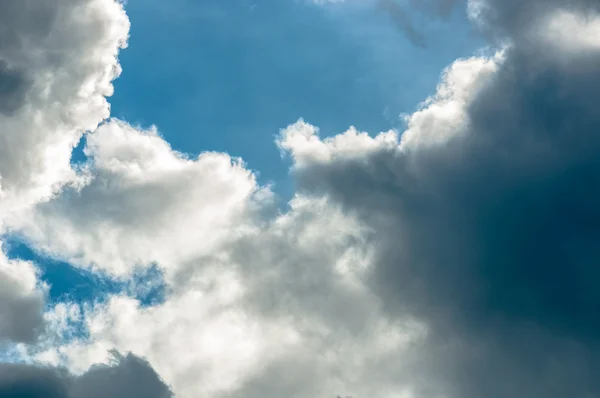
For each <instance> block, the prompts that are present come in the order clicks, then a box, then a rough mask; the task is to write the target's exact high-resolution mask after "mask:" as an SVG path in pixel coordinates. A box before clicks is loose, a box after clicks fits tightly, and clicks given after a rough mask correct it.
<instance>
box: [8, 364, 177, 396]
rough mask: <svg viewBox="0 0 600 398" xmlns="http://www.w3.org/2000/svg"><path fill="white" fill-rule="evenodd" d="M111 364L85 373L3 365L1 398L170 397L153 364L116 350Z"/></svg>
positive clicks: (31, 366)
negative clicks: (121, 353)
mask: <svg viewBox="0 0 600 398" xmlns="http://www.w3.org/2000/svg"><path fill="white" fill-rule="evenodd" d="M113 355H114V359H113V363H112V364H111V365H96V366H94V367H92V368H91V369H89V370H88V371H87V372H86V373H84V374H82V375H78V376H76V375H72V374H71V373H69V372H68V371H67V370H65V369H59V368H50V367H42V366H36V365H22V364H0V397H2V398H109V397H110V398H170V397H172V394H171V392H170V390H169V388H168V387H167V386H166V385H165V384H164V383H163V382H162V380H161V379H160V378H159V376H158V375H157V374H156V372H155V371H154V370H153V369H152V367H151V366H150V365H149V364H148V363H147V362H146V361H144V360H143V359H141V358H138V357H136V356H134V355H132V354H128V355H126V356H122V355H120V354H118V353H113Z"/></svg>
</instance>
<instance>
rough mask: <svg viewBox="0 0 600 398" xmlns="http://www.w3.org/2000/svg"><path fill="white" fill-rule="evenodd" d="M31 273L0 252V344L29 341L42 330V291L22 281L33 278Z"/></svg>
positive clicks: (25, 266) (23, 264)
mask: <svg viewBox="0 0 600 398" xmlns="http://www.w3.org/2000/svg"><path fill="white" fill-rule="evenodd" d="M5 267H6V270H5V269H4V268H5ZM34 272H35V271H34V270H33V269H32V268H31V267H30V266H29V264H27V263H20V262H16V261H12V262H11V261H9V260H7V259H6V258H5V257H4V256H3V255H1V254H0V343H2V342H3V341H6V340H10V341H13V342H21V343H33V342H35V340H36V339H37V337H38V336H39V334H40V333H41V332H42V331H43V328H44V318H43V311H44V298H45V297H44V292H43V291H42V290H41V289H32V288H31V287H30V286H27V283H25V282H24V281H23V280H26V279H28V278H35V275H34Z"/></svg>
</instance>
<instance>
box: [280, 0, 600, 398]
mask: <svg viewBox="0 0 600 398" xmlns="http://www.w3.org/2000/svg"><path fill="white" fill-rule="evenodd" d="M574 4H575V5H574V6H573V7H572V8H569V9H566V8H559V7H557V4H553V3H552V2H535V1H533V2H526V3H523V2H518V3H517V2H494V1H489V2H486V3H485V6H486V7H488V11H487V13H486V14H482V17H481V18H482V20H481V21H482V22H483V23H485V24H488V27H490V28H493V29H496V31H497V32H506V33H507V36H506V39H508V40H509V41H510V42H511V44H510V45H509V47H508V48H507V49H506V50H505V51H504V52H503V53H502V54H499V55H498V56H496V57H495V58H494V59H487V60H486V59H473V60H468V61H459V62H458V63H457V64H455V66H453V67H452V68H450V70H449V72H448V73H447V74H446V75H445V79H444V81H443V83H442V84H441V86H440V91H439V92H438V95H437V97H436V98H433V101H432V102H429V103H426V104H425V105H424V106H425V108H424V109H422V110H420V111H419V112H417V113H415V114H414V115H412V116H411V117H409V118H408V123H409V130H408V131H407V132H405V133H404V136H403V137H402V140H401V141H400V142H399V143H398V144H399V145H377V146H376V143H377V141H378V140H380V141H382V138H381V137H382V136H380V137H378V138H374V139H372V140H370V142H369V143H368V144H363V143H362V142H361V140H358V139H357V137H356V136H355V135H354V134H353V133H350V134H349V133H346V134H345V135H342V136H340V137H336V138H334V139H330V140H319V139H317V138H316V136H314V135H313V134H311V135H306V134H304V133H301V132H298V126H295V127H293V128H292V129H290V130H289V131H287V132H286V133H285V134H284V139H283V141H282V145H283V146H284V147H286V148H288V149H289V150H290V151H291V152H292V154H293V156H294V157H295V159H296V163H297V166H296V169H295V176H296V178H297V180H298V182H299V186H300V191H301V192H303V191H307V192H311V193H313V194H314V193H315V192H319V193H321V194H322V195H326V196H328V197H330V198H331V200H333V201H334V202H336V203H340V204H342V205H343V207H344V208H345V209H346V211H348V212H349V213H351V214H355V215H357V216H358V217H360V219H361V220H362V221H363V222H364V224H365V225H368V226H370V227H371V228H372V229H373V230H374V231H377V232H376V233H375V238H374V239H375V240H376V241H377V244H378V246H379V248H380V250H379V251H378V252H377V255H376V256H377V258H376V260H375V262H376V265H375V266H374V269H375V271H374V273H373V279H372V283H373V284H372V289H373V291H375V292H378V294H379V295H380V297H381V298H382V301H383V302H385V303H386V305H387V310H388V311H390V313H393V314H396V316H399V317H402V316H405V315H406V314H410V315H414V316H417V317H418V318H419V319H420V320H422V321H423V322H425V324H427V325H428V326H429V328H430V331H431V333H430V335H429V337H428V343H427V344H426V346H427V349H425V350H424V351H425V352H424V353H423V355H424V357H431V360H429V361H426V363H425V365H424V369H423V370H424V371H427V372H428V374H430V375H431V380H433V381H437V382H439V383H440V385H439V388H440V393H441V392H444V393H445V394H448V395H450V396H456V397H459V396H460V397H481V396H486V397H505V396H529V397H561V396H565V395H568V394H574V395H577V396H594V395H597V394H598V393H599V392H600V385H599V384H598V382H597V378H596V377H595V376H594V374H595V372H596V370H597V369H598V365H599V364H600V363H599V362H598V361H599V360H600V357H599V356H598V354H599V351H598V349H599V344H598V343H599V342H600V322H599V321H598V319H599V318H598V317H597V314H596V312H597V311H596V309H597V308H598V306H599V305H600V295H599V294H598V293H597V289H596V288H595V286H596V285H597V284H598V283H599V282H600V273H599V272H598V269H597V266H596V264H597V263H598V261H599V260H600V258H599V257H598V255H597V251H596V249H595V248H596V247H597V246H598V243H599V239H600V235H599V232H600V219H598V217H597V214H598V209H597V207H598V205H597V203H598V202H599V201H600V193H599V191H598V184H597V179H598V175H599V172H600V165H599V164H598V156H597V155H598V153H599V152H600V141H599V139H598V135H597V131H596V130H597V126H598V124H599V122H600V120H599V119H598V113H597V112H596V110H595V109H594V106H593V104H594V103H595V100H594V98H595V97H596V96H597V93H598V92H599V91H598V87H597V84H596V83H595V82H596V81H598V79H597V77H598V72H597V68H596V67H595V65H597V64H598V61H600V53H598V52H597V51H595V50H594V47H591V46H588V45H578V44H579V43H578V42H577V41H578V40H585V43H589V41H590V40H591V39H590V38H589V37H579V38H578V37H576V36H575V37H573V36H570V40H571V41H572V42H573V44H574V46H572V47H570V48H569V49H568V50H566V49H565V48H564V47H563V46H562V45H561V46H555V44H556V43H555V42H548V41H547V40H546V38H547V35H546V33H545V32H544V31H542V32H540V31H536V32H535V34H533V33H531V30H530V28H529V27H528V26H526V24H525V23H523V25H520V24H515V20H514V19H512V18H508V17H506V16H507V15H519V17H518V18H519V19H520V18H521V17H520V15H522V14H525V15H529V20H530V21H531V24H530V25H529V26H536V25H535V24H536V23H537V21H540V23H541V22H543V21H547V18H549V17H550V18H553V17H554V16H556V15H564V14H562V13H564V12H568V13H571V14H572V15H574V17H573V20H575V21H581V23H582V24H583V27H581V28H580V29H585V24H588V23H591V22H589V21H590V20H591V21H593V20H594V19H595V18H596V16H594V15H593V14H592V15H587V16H586V17H585V20H586V21H585V22H584V20H583V19H582V18H583V17H579V16H578V15H580V14H579V12H581V10H580V9H579V8H578V7H577V4H576V2H575V3H574ZM583 5H584V3H583V2H581V6H583ZM587 5H588V6H592V4H589V2H588V4H587ZM588 10H589V8H588ZM538 12H539V13H541V14H538ZM561 18H564V17H561ZM537 26H544V25H543V24H540V25H537ZM567 26H568V25H567ZM575 33H576V32H575ZM562 34H564V35H569V32H568V31H567V30H565V31H563V32H562ZM535 48H537V50H534V49H535ZM577 49H580V50H579V51H577ZM566 57H568V59H566ZM465 67H467V68H466V69H465ZM460 69H462V70H464V71H467V70H468V72H467V73H468V75H469V76H470V77H469V79H467V80H465V79H464V78H462V77H461V76H460V75H461V74H460V73H458V71H459V70H460ZM473 78H474V80H473V81H471V82H469V83H468V84H467V85H465V84H464V83H465V82H466V81H468V80H471V79H473ZM448 89H450V91H448ZM444 92H445V93H444ZM448 93H450V96H449V97H446V96H447V94H448ZM301 130H305V127H303V128H302V129H301ZM299 137H303V138H302V139H299ZM341 140H348V141H349V143H348V144H347V147H353V148H354V150H353V151H352V152H342V150H341V149H340V148H339V146H337V145H335V144H336V142H337V141H341ZM350 140H352V141H351V142H352V143H353V145H352V144H351V143H350ZM308 145H310V146H311V147H319V148H321V149H320V151H322V152H328V154H329V155H328V156H327V157H320V158H318V159H316V158H314V157H313V158H308V157H307V155H306V153H307V151H306V148H307V147H308ZM359 146H362V147H364V148H365V150H364V151H360V150H358V149H357V148H358V147H359ZM374 147H376V148H377V149H376V150H373V149H372V148H374ZM426 353H429V354H426ZM432 383H433V382H432Z"/></svg>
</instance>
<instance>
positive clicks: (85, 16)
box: [0, 0, 129, 218]
mask: <svg viewBox="0 0 600 398" xmlns="http://www.w3.org/2000/svg"><path fill="white" fill-rule="evenodd" d="M0 5H1V7H2V10H3V11H2V16H0V32H1V33H0V34H1V36H2V39H1V40H0V201H1V210H0V218H2V217H4V214H6V213H10V212H11V211H12V210H13V209H23V208H26V207H27V206H29V205H31V204H32V203H35V202H37V201H40V200H45V199H48V198H49V197H51V196H52V195H53V194H54V193H55V192H57V190H58V189H60V187H61V186H62V185H64V184H67V183H72V182H73V180H74V179H76V175H75V173H74V172H73V170H72V169H71V166H70V158H71V151H72V149H73V147H74V146H75V145H76V144H77V142H78V141H79V139H80V138H81V136H82V134H83V133H84V132H85V131H86V130H93V129H95V128H96V126H97V125H98V123H99V122H100V121H102V120H103V119H104V118H106V117H108V115H109V105H108V102H107V101H106V99H105V97H106V96H108V95H111V94H112V85H111V81H112V80H113V79H114V78H115V77H116V76H117V75H118V74H119V72H120V69H119V65H118V63H117V58H116V57H117V53H118V50H119V49H120V48H122V47H124V46H125V45H126V40H127V35H128V31H129V20H128V19H127V16H126V15H125V12H124V10H123V6H122V4H121V3H120V2H117V1H114V0H74V1H62V0H61V1H49V0H43V1H40V2H36V4H35V6H34V5H33V4H32V3H30V2H27V1H21V0H2V1H1V2H0Z"/></svg>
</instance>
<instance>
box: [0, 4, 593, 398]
mask: <svg viewBox="0 0 600 398" xmlns="http://www.w3.org/2000/svg"><path fill="white" fill-rule="evenodd" d="M15 4H16V3H15ZM61 4H62V3H61ZM90 4H91V3H90ZM93 4H99V5H100V4H102V5H103V6H105V7H107V8H106V10H109V9H110V10H112V11H111V12H114V11H115V10H116V11H118V12H117V13H116V14H114V15H122V14H121V11H122V10H121V8H120V7H116V6H115V4H116V3H112V2H106V1H104V2H102V3H100V2H94V3H93ZM598 5H599V4H598V3H597V2H595V1H583V0H581V1H572V2H570V3H569V6H568V7H567V6H565V5H564V3H563V2H559V1H558V0H556V1H555V0H549V1H536V0H533V1H529V2H522V1H516V0H515V1H513V0H508V1H507V0H504V1H500V0H471V1H470V2H469V11H470V13H471V17H472V18H473V19H474V20H475V22H476V23H477V24H478V25H479V26H480V27H481V28H482V29H484V31H486V32H487V33H489V34H490V37H491V38H492V40H494V41H493V43H494V44H497V45H498V48H499V50H498V52H497V53H496V54H493V55H491V56H487V57H486V56H478V57H472V58H468V59H461V60H457V61H456V62H455V63H453V65H451V66H450V67H449V68H447V70H446V71H445V72H444V74H443V77H442V80H441V82H440V84H439V86H438V88H437V92H436V93H435V94H434V95H432V96H431V97H430V98H429V99H427V100H426V101H425V102H424V103H423V104H421V106H420V108H419V109H418V110H417V111H416V112H415V113H413V114H412V115H410V116H407V117H406V121H407V125H408V128H407V130H406V131H404V132H403V133H402V134H399V133H397V132H394V131H389V132H385V133H381V134H379V135H377V136H374V137H373V136H370V135H369V134H367V133H364V132H360V131H358V130H357V129H355V128H350V129H349V130H348V131H347V132H345V133H342V134H340V135H337V136H335V137H330V138H320V137H319V136H318V128H316V127H315V126H312V125H310V124H309V123H307V122H305V121H302V120H300V121H298V122H297V123H295V124H293V125H291V126H289V127H287V128H285V129H284V130H282V132H281V134H280V135H279V137H278V139H277V145H278V146H279V147H280V148H281V149H282V151H284V153H288V154H289V155H290V156H291V158H292V159H293V162H294V166H293V170H292V172H293V176H294V178H295V180H296V183H297V187H298V192H297V193H296V195H295V197H294V199H293V200H292V201H291V202H290V206H289V209H287V210H285V211H281V212H279V211H276V210H275V209H274V207H273V200H272V199H273V197H272V196H273V194H272V193H271V191H270V189H269V187H261V186H260V185H258V184H257V182H256V178H255V177H254V175H253V173H252V172H250V171H249V170H247V169H246V168H245V166H244V165H243V163H241V162H239V161H236V160H233V159H232V158H231V157H229V156H228V155H226V154H219V153H204V154H201V155H200V156H197V157H191V156H188V155H184V154H181V153H178V152H176V151H174V150H173V149H172V148H171V147H170V146H169V145H168V143H167V142H166V141H165V140H164V139H163V138H162V137H160V135H159V134H158V132H157V130H156V129H154V128H151V129H148V130H142V129H139V128H136V127H134V126H131V125H128V124H127V123H125V122H122V121H117V120H111V121H108V122H106V123H104V124H103V125H102V126H100V127H99V128H98V129H95V130H94V131H93V132H92V133H90V134H89V135H88V138H87V143H86V149H85V152H86V154H87V155H88V157H89V162H88V164H87V165H86V167H84V168H83V169H82V170H80V171H79V172H78V173H79V174H78V175H77V180H78V181H80V183H79V184H77V185H74V186H68V187H63V189H62V190H61V191H60V194H56V195H54V196H52V197H51V198H46V200H44V201H43V203H37V204H36V206H35V207H34V208H32V209H28V211H27V212H17V211H16V210H15V211H13V212H12V214H11V215H10V216H9V217H7V218H6V224H7V226H8V227H10V228H11V231H14V232H18V233H20V234H22V235H23V236H24V237H25V238H26V239H28V240H29V241H30V243H32V244H33V245H34V246H35V247H36V248H37V249H38V250H41V251H44V252H45V253H47V254H49V255H51V256H55V257H59V258H61V259H65V260H68V261H71V262H73V263H75V264H77V265H79V266H82V267H83V266H89V265H92V266H93V267H95V269H102V270H104V271H108V272H110V273H111V274H113V275H115V276H117V277H127V276H128V275H130V274H131V272H132V271H133V270H135V268H136V267H138V266H149V265H153V264H156V265H157V267H159V268H160V269H161V270H162V271H164V276H165V283H166V285H167V290H168V293H167V294H166V296H165V301H164V302H161V303H158V304H156V305H153V306H150V307H144V306H142V305H141V304H140V303H139V302H138V301H137V300H135V299H132V298H127V297H122V296H113V297H112V298H111V299H110V300H109V301H108V302H107V303H104V304H96V305H91V306H82V307H80V306H79V305H77V304H76V303H75V304H69V307H68V308H67V307H66V304H62V306H57V307H55V308H54V309H53V310H52V311H51V312H50V313H49V314H46V317H47V319H51V320H52V322H50V325H49V329H50V335H52V333H54V335H56V336H61V335H63V334H65V330H67V329H68V328H69V322H71V321H73V320H79V319H81V320H83V323H84V327H85V329H86V332H87V335H86V336H84V337H81V338H78V339H76V340H72V339H71V340H68V341H49V342H48V341H43V342H42V343H41V344H40V345H39V346H37V347H35V348H32V349H30V350H29V354H30V355H31V356H32V357H33V358H35V359H38V360H43V361H45V362H48V363H51V364H64V365H66V366H68V367H69V369H71V370H72V371H73V372H76V373H83V374H84V375H88V374H91V373H92V372H94V370H88V369H90V367H91V366H92V365H93V364H94V363H98V362H101V363H102V362H104V363H109V362H110V355H109V353H110V351H111V350H112V349H114V348H116V349H118V350H120V351H124V352H129V351H131V352H133V354H134V355H139V356H143V357H145V358H148V360H149V361H150V362H151V363H152V365H153V366H154V368H155V369H156V370H157V371H158V372H159V373H160V374H161V376H162V377H163V378H164V379H165V380H166V381H167V382H168V383H169V385H171V386H172V388H173V391H174V393H175V394H177V396H180V397H184V398H185V397H196V396H209V397H251V398H252V397H264V396H271V395H277V396H288V397H298V398H302V397H326V396H334V394H335V395H337V394H339V395H343V396H346V395H352V396H355V397H357V398H358V397H363V396H364V397H384V398H385V397H397V396H401V397H421V396H428V397H429V396H431V397H438V396H444V397H450V398H455V397H456V398H458V397H460V398H477V397H490V398H495V397H498V398H501V397H502V398H503V397H507V396H517V397H531V398H538V397H539V398H542V397H543V398H554V397H556V398H559V397H564V396H578V397H585V396H596V395H598V394H600V382H598V378H597V371H598V369H599V368H600V344H599V343H600V317H599V316H598V315H597V308H598V307H599V306H600V293H599V292H598V289H597V285H598V283H599V282H600V273H599V271H598V267H597V264H598V262H599V261H600V258H599V256H598V251H597V247H598V243H599V241H600V212H599V211H598V203H599V202H600V184H599V181H598V175H600V174H599V172H600V161H599V160H598V159H599V158H598V156H597V155H598V153H599V152H600V139H599V137H598V134H597V126H598V125H599V123H600V118H599V114H598V112H597V110H596V105H595V104H596V103H597V101H596V99H597V98H596V97H597V96H598V94H597V93H599V92H600V87H599V86H598V85H599V84H600V83H598V82H600V79H599V77H600V76H598V72H597V69H598V68H597V65H598V62H599V61H600V53H598V46H597V45H596V43H597V41H596V40H595V38H594V34H595V32H596V24H597V22H596V21H597V14H596V13H595V12H596V9H597V7H598ZM15 7H16V5H15ZM115 7H116V8H115ZM92 9H93V8H92ZM93 10H94V12H93V13H92V14H93V15H96V14H95V13H99V14H98V15H99V16H102V18H103V17H106V16H107V15H108V14H105V13H103V11H104V10H105V9H104V8H100V9H93ZM101 11H102V12H101ZM585 12H587V13H588V14H585V15H584V13H585ZM67 14H68V15H70V14H69V13H67ZM16 15H17V16H16V17H15V20H18V18H19V15H21V14H16ZM23 15H25V14H23ZM27 15H30V14H27ZM57 15H58V14H57ZM78 15H79V14H78ZM110 15H113V14H112V13H111V14H110ZM56 18H58V17H56ZM102 18H100V19H102ZM90 20H95V18H91V17H90ZM102 20H103V21H104V19H102ZM7 23H8V22H7ZM86 23H90V21H89V20H88V21H87V22H86ZM9 26H12V25H10V23H9ZM15 26H17V25H16V24H15ZM40 26H41V27H40V28H39V29H41V31H42V32H47V31H48V29H52V26H56V25H53V24H50V25H49V27H48V28H44V24H41V25H40ZM102 26H104V25H102ZM118 26H121V25H118ZM575 28H576V29H575ZM36 29H37V28H36ZM101 31H102V32H104V31H103V30H101ZM117 31H119V32H120V33H123V31H120V30H118V29H117ZM32 34H34V35H39V34H41V33H39V32H38V31H37V30H34V33H32ZM47 34H48V33H43V35H47ZM43 35H42V36H43ZM108 36H109V37H110V38H112V39H110V40H108V39H107V41H106V43H105V45H106V48H109V49H110V51H108V50H107V51H108V52H107V54H109V55H110V56H109V57H108V58H107V59H110V62H109V64H111V62H113V61H114V58H113V56H114V54H115V52H116V50H117V49H118V45H120V44H119V43H121V44H122V42H121V41H118V40H116V41H115V40H113V39H114V38H115V37H119V38H121V39H122V35H121V34H119V35H116V36H112V35H108ZM36 37H37V36H36ZM43 37H45V36H43ZM63 39H64V38H63ZM121 39H120V40H121ZM24 42H26V40H24V39H19V40H16V39H15V40H14V43H12V41H11V43H12V44H11V45H10V46H9V47H10V48H20V47H19V46H21V43H24ZM15 43H19V46H17V44H15ZM11 46H12V47H11ZM102 48H104V47H102ZM7 65H8V66H7V67H9V68H20V67H25V66H24V64H23V65H17V64H14V65H13V64H12V63H10V62H8V61H7ZM113 66H114V65H113ZM10 70H13V69H10ZM14 70H18V69H14ZM23 73H25V74H26V75H27V76H31V75H32V74H31V73H30V72H28V71H24V72H23ZM103 76H104V75H103ZM110 76H111V77H113V76H114V75H110ZM34 80H35V79H34ZM103 81H104V80H103ZM108 81H109V80H108ZM107 84H108V83H107ZM34 86H35V84H34ZM32 87H33V86H32ZM30 90H31V89H30ZM34 94H35V93H32V92H30V91H28V92H27V93H26V94H25V98H29V101H31V99H30V98H37V96H38V94H39V93H38V94H35V95H34ZM71 94H72V93H71ZM101 97H102V100H101V101H100V102H101V103H102V106H104V105H105V103H104V99H103V96H101ZM68 98H69V99H70V98H71V97H68ZM25 103H27V100H26V102H25ZM24 107H27V105H23V107H22V108H19V109H17V110H15V112H16V113H15V115H17V114H19V112H22V110H21V109H24ZM15 117H16V116H15ZM96 119H97V118H95V119H94V120H96ZM36 148H37V147H36V146H34V147H32V148H31V150H32V151H33V152H31V153H38V152H36V151H37V149H36ZM27 153H29V152H27ZM27 170H29V171H31V170H30V169H27ZM29 171H28V173H29ZM0 172H3V169H2V168H1V167H0ZM26 174H27V173H26ZM4 175H5V174H2V176H3V178H4ZM7 175H9V174H7ZM27 175H29V174H27ZM7 181H9V182H10V181H11V180H10V179H8V180H7ZM14 181H21V180H20V179H17V180H14ZM21 268H22V267H21ZM21 268H20V269H21ZM27 275H29V274H27ZM27 280H28V281H29V282H28V283H27V284H26V286H28V289H29V290H27V289H25V291H29V292H35V290H34V286H35V285H36V283H35V278H33V277H30V278H29V279H27ZM1 286H2V285H0V292H2V290H1ZM7 286H12V285H7ZM31 294H32V295H33V297H35V294H37V293H31ZM8 308H10V309H11V311H12V309H13V308H17V307H16V306H10V307H8ZM0 314H1V313H0ZM13 334H15V333H13ZM7 335H8V333H7ZM92 369H98V368H92ZM0 374H1V373H0ZM110 377H111V382H112V380H116V381H117V383H115V384H114V387H115V388H116V387H117V386H119V385H120V383H119V381H120V380H121V379H120V377H119V376H118V375H116V374H110ZM83 378H84V376H82V377H81V379H82V380H83ZM113 378H114V379H113ZM93 379H95V377H94V378H93ZM51 380H54V379H51ZM59 380H61V379H60V378H59ZM63 380H64V379H63ZM100 380H103V382H102V385H111V384H110V383H108V382H104V380H106V379H105V378H101V379H100ZM127 383H129V379H127ZM84 384H85V385H86V386H88V383H87V382H85V383H84ZM28 385H33V384H31V383H30V384H28ZM94 385H96V384H94ZM135 386H136V387H140V388H141V387H142V386H143V383H140V384H139V385H137V384H136V385H135ZM111 387H113V385H111ZM98 390H100V389H99V388H93V389H91V390H85V391H86V392H85V393H83V392H82V393H81V394H83V395H86V394H87V391H98ZM81 391H84V390H81ZM156 391H160V389H158V390H156ZM162 391H166V390H164V389H163V390H162ZM166 393H167V392H165V394H166ZM111 394H112V395H116V396H118V392H114V393H112V392H111ZM75 396H77V395H75Z"/></svg>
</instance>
